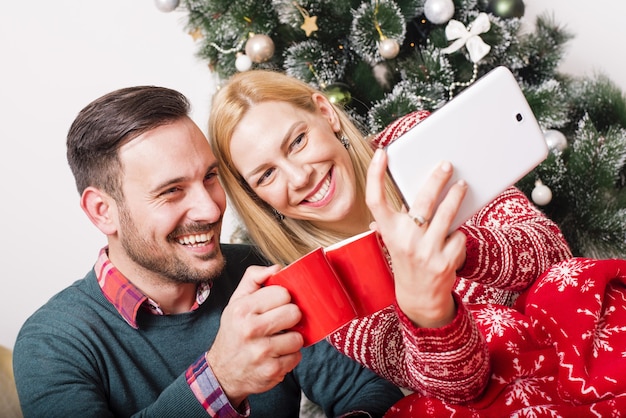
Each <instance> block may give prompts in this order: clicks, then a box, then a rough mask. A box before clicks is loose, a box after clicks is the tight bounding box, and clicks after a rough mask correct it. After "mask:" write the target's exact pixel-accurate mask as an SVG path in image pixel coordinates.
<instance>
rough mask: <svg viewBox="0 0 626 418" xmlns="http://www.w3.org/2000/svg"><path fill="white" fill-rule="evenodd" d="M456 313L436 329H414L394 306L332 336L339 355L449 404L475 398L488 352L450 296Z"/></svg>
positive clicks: (483, 383) (484, 375)
mask: <svg viewBox="0 0 626 418" xmlns="http://www.w3.org/2000/svg"><path fill="white" fill-rule="evenodd" d="M455 300H456V302H457V314H456V317H455V318H454V320H453V322H452V323H450V324H448V325H446V326H444V327H441V328H418V327H416V326H415V325H413V324H412V322H411V321H410V320H409V319H408V318H407V317H406V316H405V315H404V313H403V312H402V311H401V310H400V309H399V308H398V307H397V305H396V306H389V307H388V308H385V309H383V310H381V311H379V312H377V313H375V314H373V315H370V316H368V317H365V318H360V319H356V320H354V321H352V322H350V323H349V324H348V325H346V326H344V327H342V328H340V329H339V330H337V331H336V332H335V333H333V334H331V335H330V336H329V337H328V339H329V342H330V343H331V344H332V345H333V346H334V347H335V348H337V349H338V350H339V351H341V352H342V353H344V354H345V355H347V356H348V357H351V358H353V359H354V360H356V361H357V362H359V363H361V364H363V365H364V366H366V367H368V368H370V369H372V370H373V371H375V372H376V373H378V374H379V375H380V376H382V377H384V378H386V379H388V380H390V381H392V382H393V383H394V384H396V385H398V386H401V387H404V388H407V389H410V390H413V391H415V392H418V393H420V394H423V395H425V396H432V397H436V398H439V399H442V400H445V401H448V402H454V403H459V402H465V401H469V400H472V399H474V398H476V397H477V396H479V395H480V394H481V393H482V391H483V389H484V388H485V386H486V384H487V380H488V377H489V353H488V351H487V345H486V343H485V340H484V338H483V336H482V334H481V333H480V332H479V330H478V328H477V326H476V323H475V322H474V319H473V317H472V316H471V314H470V313H469V312H468V311H467V309H466V308H465V306H464V305H463V303H461V301H460V299H459V298H458V297H457V296H456V295H455Z"/></svg>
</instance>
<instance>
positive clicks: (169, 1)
mask: <svg viewBox="0 0 626 418" xmlns="http://www.w3.org/2000/svg"><path fill="white" fill-rule="evenodd" d="M179 3H180V1H179V0H154V4H155V5H156V7H157V9H159V10H160V11H162V12H165V13H168V12H172V11H174V10H176V8H177V7H178V4H179Z"/></svg>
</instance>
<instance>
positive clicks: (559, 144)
mask: <svg viewBox="0 0 626 418" xmlns="http://www.w3.org/2000/svg"><path fill="white" fill-rule="evenodd" d="M543 137H544V138H545V140H546V145H548V149H549V150H550V151H552V152H554V153H559V152H563V151H565V149H566V148H567V138H566V137H565V135H563V133H562V132H561V131H557V130H556V129H548V130H547V131H545V132H544V133H543Z"/></svg>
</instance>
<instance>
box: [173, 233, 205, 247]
mask: <svg viewBox="0 0 626 418" xmlns="http://www.w3.org/2000/svg"><path fill="white" fill-rule="evenodd" d="M211 238H212V236H211V235H209V234H197V235H186V236H184V237H180V238H178V243H179V244H182V245H194V244H197V243H204V242H207V241H209V240H210V239H211Z"/></svg>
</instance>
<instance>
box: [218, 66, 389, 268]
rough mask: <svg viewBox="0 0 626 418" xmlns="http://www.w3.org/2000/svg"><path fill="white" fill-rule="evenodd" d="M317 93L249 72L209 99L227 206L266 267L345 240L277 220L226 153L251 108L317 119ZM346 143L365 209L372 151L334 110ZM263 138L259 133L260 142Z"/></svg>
mask: <svg viewBox="0 0 626 418" xmlns="http://www.w3.org/2000/svg"><path fill="white" fill-rule="evenodd" d="M317 92H318V90H316V89H315V88H313V87H311V86H309V85H308V84H306V83H304V82H302V81H300V80H297V79H295V78H293V77H290V76H288V75H285V74H283V73H279V72H275V71H269V70H253V71H246V72H242V73H238V74H235V75H234V76H233V77H231V79H230V80H229V81H228V82H227V84H226V85H224V86H222V87H221V88H220V90H219V91H218V92H217V93H216V94H215V96H214V97H213V101H212V104H211V113H210V116H209V128H208V136H209V141H210V143H211V147H212V149H213V152H214V153H215V156H216V157H217V160H218V163H219V170H220V176H221V181H222V184H223V186H224V189H225V191H226V193H227V195H228V197H229V201H230V203H231V204H232V205H233V206H234V207H235V210H236V212H237V213H238V215H239V217H240V218H241V220H242V222H243V223H244V226H245V228H246V229H247V231H248V234H249V236H250V238H251V239H252V241H253V242H254V243H255V244H256V245H257V246H258V247H259V249H260V250H261V251H262V253H263V254H264V255H265V257H266V258H268V259H269V260H270V261H272V262H274V263H278V264H289V263H291V262H292V261H294V260H296V259H297V258H299V257H301V256H303V255H304V254H306V253H308V252H309V251H311V250H313V249H315V248H317V247H320V246H322V247H325V246H328V245H331V244H333V243H335V242H337V241H339V240H341V239H345V238H348V237H347V236H341V235H340V234H337V233H333V232H331V231H328V230H324V229H321V228H318V227H316V226H314V225H313V224H312V223H311V222H309V221H305V220H298V219H291V218H285V219H282V220H281V219H279V218H278V217H277V216H276V214H275V212H274V210H273V208H272V207H271V206H269V205H268V204H267V203H265V202H264V201H263V200H261V199H260V198H259V197H258V196H257V195H256V193H254V192H253V191H252V189H251V188H250V187H249V185H248V184H247V183H246V181H245V180H244V179H243V177H242V176H241V175H240V173H239V172H237V170H236V169H235V166H234V164H233V160H232V155H231V152H230V140H231V138H232V134H233V131H234V130H235V128H236V127H237V125H238V124H239V122H240V121H241V119H242V118H243V117H244V115H245V114H246V112H247V111H248V110H249V109H250V108H252V106H254V105H255V104H259V103H262V102H267V101H279V102H287V103H290V104H291V105H293V106H295V107H297V108H300V109H303V110H305V111H307V112H311V113H317V112H318V108H317V106H316V104H315V102H314V101H313V94H314V93H317ZM333 107H334V109H335V111H336V113H337V115H338V117H339V121H340V124H341V133H342V134H343V135H344V136H345V137H347V138H348V141H349V143H350V146H349V147H348V152H349V154H350V159H351V161H352V164H353V166H354V171H355V175H356V187H357V198H358V199H360V200H362V201H363V204H365V198H364V195H365V179H366V174H367V167H368V165H369V163H370V160H371V158H372V154H373V149H372V147H371V146H370V144H369V143H368V141H367V140H366V139H365V138H364V135H363V133H362V132H361V131H360V130H359V129H358V128H357V126H356V125H355V124H354V123H353V122H352V121H351V119H350V117H349V116H348V115H347V114H346V113H345V112H344V111H343V110H342V109H340V108H339V107H337V106H335V105H334V104H333ZM262 140H263V133H262V132H259V141H262ZM386 187H387V192H388V195H389V196H390V197H389V199H390V200H391V201H392V202H394V204H396V206H399V205H400V204H401V203H400V198H399V196H398V195H397V194H396V193H395V192H394V188H393V184H392V183H391V181H390V180H389V179H387V185H386Z"/></svg>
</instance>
